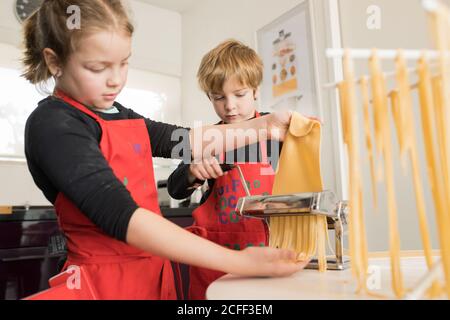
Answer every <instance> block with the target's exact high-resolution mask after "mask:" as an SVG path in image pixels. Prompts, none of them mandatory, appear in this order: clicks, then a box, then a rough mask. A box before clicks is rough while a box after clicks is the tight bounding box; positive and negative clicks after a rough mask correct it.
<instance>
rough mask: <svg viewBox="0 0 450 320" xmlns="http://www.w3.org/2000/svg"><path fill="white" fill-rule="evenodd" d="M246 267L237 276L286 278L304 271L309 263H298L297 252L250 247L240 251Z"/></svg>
mask: <svg viewBox="0 0 450 320" xmlns="http://www.w3.org/2000/svg"><path fill="white" fill-rule="evenodd" d="M238 253H239V254H241V255H242V256H243V257H244V261H245V264H248V265H246V266H245V267H244V266H243V267H242V269H241V270H240V271H238V272H236V274H239V275H243V276H260V277H286V276H290V275H291V274H293V273H296V272H298V271H300V270H302V269H304V268H305V267H306V266H307V265H308V263H309V261H298V260H297V258H296V257H297V255H296V253H295V252H293V251H291V250H286V249H274V248H269V247H265V248H257V247H249V248H246V249H245V250H242V251H238Z"/></svg>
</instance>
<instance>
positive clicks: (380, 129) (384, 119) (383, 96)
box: [369, 50, 404, 298]
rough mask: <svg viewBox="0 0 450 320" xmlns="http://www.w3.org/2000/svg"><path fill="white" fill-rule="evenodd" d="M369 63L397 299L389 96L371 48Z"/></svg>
mask: <svg viewBox="0 0 450 320" xmlns="http://www.w3.org/2000/svg"><path fill="white" fill-rule="evenodd" d="M369 64H370V72H371V77H372V95H373V104H374V106H373V109H374V119H375V137H376V144H377V146H378V151H379V152H380V151H381V153H382V155H383V160H384V172H385V179H386V181H385V182H386V188H387V198H388V216H389V252H390V256H391V274H392V288H393V291H394V293H395V295H396V296H397V297H398V298H401V297H402V296H403V295H404V289H403V281H402V272H401V265H400V237H399V230H398V218H397V203H396V198H395V185H394V168H393V163H392V145H391V130H390V126H389V117H388V97H387V90H386V79H385V77H384V75H383V74H382V72H381V68H380V62H379V59H378V55H377V51H376V50H374V51H373V54H372V57H371V58H370V61H369Z"/></svg>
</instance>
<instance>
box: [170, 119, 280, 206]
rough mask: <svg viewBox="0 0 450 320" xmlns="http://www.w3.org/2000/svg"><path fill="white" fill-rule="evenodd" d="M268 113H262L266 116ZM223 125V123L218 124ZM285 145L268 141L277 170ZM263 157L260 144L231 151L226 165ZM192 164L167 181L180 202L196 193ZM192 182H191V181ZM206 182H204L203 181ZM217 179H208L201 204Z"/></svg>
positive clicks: (180, 167)
mask: <svg viewBox="0 0 450 320" xmlns="http://www.w3.org/2000/svg"><path fill="white" fill-rule="evenodd" d="M266 114H267V113H261V115H266ZM218 124H221V123H218ZM282 146H283V144H282V143H281V142H279V141H274V140H269V141H267V157H268V159H269V161H270V163H271V165H272V167H273V169H274V170H276V168H277V165H278V160H279V155H280V153H281V148H282ZM261 157H262V155H261V150H260V145H259V143H257V144H254V145H249V146H245V147H243V148H240V149H237V150H234V151H230V152H228V153H226V154H225V161H224V162H225V163H229V164H233V163H235V162H242V163H245V162H255V161H256V162H261V161H262V159H261ZM189 167H190V164H186V163H184V162H181V163H180V165H179V166H178V167H177V169H175V171H174V172H172V174H171V175H170V176H169V179H168V181H167V190H168V192H169V195H170V196H171V197H172V198H174V199H178V200H182V199H186V198H188V197H190V196H191V195H192V193H193V192H194V191H195V189H193V188H192V187H193V186H194V185H196V184H197V183H198V182H199V181H194V182H193V181H192V180H191V179H190V178H189V176H190V174H189ZM190 180H191V181H190ZM203 182H204V181H203ZM214 183H215V179H208V190H207V191H206V192H205V194H203V196H202V199H201V201H200V203H204V202H205V201H206V200H207V199H208V197H209V195H210V194H211V190H212V188H213V186H214Z"/></svg>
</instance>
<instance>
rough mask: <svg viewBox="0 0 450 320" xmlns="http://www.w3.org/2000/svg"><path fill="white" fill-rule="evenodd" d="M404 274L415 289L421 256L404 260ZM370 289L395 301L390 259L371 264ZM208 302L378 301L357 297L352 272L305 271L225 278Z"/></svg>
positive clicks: (421, 271)
mask: <svg viewBox="0 0 450 320" xmlns="http://www.w3.org/2000/svg"><path fill="white" fill-rule="evenodd" d="M401 261H402V262H401V263H402V273H403V281H404V285H405V288H406V289H410V288H412V287H414V286H415V285H416V283H417V282H418V281H419V279H420V278H421V277H422V276H423V275H424V274H425V273H426V272H427V267H426V263H425V259H424V257H422V256H421V254H420V253H417V254H407V253H405V254H404V255H403V256H402V260H401ZM368 285H369V286H372V288H370V289H372V291H373V293H375V294H377V295H382V296H383V298H384V299H394V296H393V293H392V288H391V273H390V259H389V258H388V256H387V254H384V255H380V254H378V255H375V256H372V258H370V260H369V278H368ZM206 297H207V299H209V300H366V299H375V297H372V296H367V295H364V294H356V281H355V280H354V278H353V276H352V274H351V270H350V269H348V270H345V271H327V272H325V273H319V272H318V271H316V270H303V271H300V272H298V273H296V274H294V275H292V276H290V277H287V278H245V277H238V276H232V275H226V276H224V277H222V278H220V279H218V280H216V281H215V282H213V283H212V284H211V285H210V286H209V288H208V290H207V293H206Z"/></svg>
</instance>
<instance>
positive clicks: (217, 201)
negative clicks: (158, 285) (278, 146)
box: [188, 114, 274, 300]
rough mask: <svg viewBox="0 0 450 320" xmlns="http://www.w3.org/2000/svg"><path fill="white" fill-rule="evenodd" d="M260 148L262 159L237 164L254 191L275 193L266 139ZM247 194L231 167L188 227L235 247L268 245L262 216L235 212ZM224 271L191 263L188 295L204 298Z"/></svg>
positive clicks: (204, 236) (218, 181)
mask: <svg viewBox="0 0 450 320" xmlns="http://www.w3.org/2000/svg"><path fill="white" fill-rule="evenodd" d="M257 117H259V114H257ZM260 150H261V157H262V161H261V162H260V163H236V165H239V167H240V168H241V170H242V172H243V174H244V177H245V179H246V181H247V186H248V188H249V190H250V193H251V194H252V195H269V194H271V193H272V185H273V181H274V171H273V169H272V166H271V165H270V163H269V162H268V161H267V143H266V141H264V142H262V143H260ZM245 196H246V194H245V190H244V188H243V187H242V184H241V179H240V176H239V173H238V170H237V169H233V170H231V171H229V172H228V173H227V174H225V175H224V176H222V177H220V178H218V179H216V180H215V182H214V186H213V189H212V191H211V194H210V195H209V197H208V199H207V200H206V202H205V203H203V204H202V205H201V206H200V207H198V208H197V209H195V210H194V212H193V213H192V215H193V217H194V224H193V226H192V227H189V228H188V230H190V231H191V232H193V233H195V234H197V235H199V236H201V237H203V238H206V239H209V240H211V241H213V242H215V243H217V244H220V245H223V246H226V247H228V248H230V249H233V250H243V249H245V248H247V247H249V246H256V247H257V246H267V245H268V239H269V230H268V227H267V225H266V223H265V222H264V221H263V220H259V219H249V218H241V217H239V216H238V215H237V214H236V212H235V208H236V204H237V201H238V200H239V198H241V197H245ZM223 275H224V273H223V272H220V271H215V270H209V269H204V268H199V267H190V271H189V277H190V285H189V299H193V300H202V299H205V293H206V289H207V288H208V286H209V285H210V284H211V282H213V281H215V280H217V279H218V278H220V277H221V276H223Z"/></svg>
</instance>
